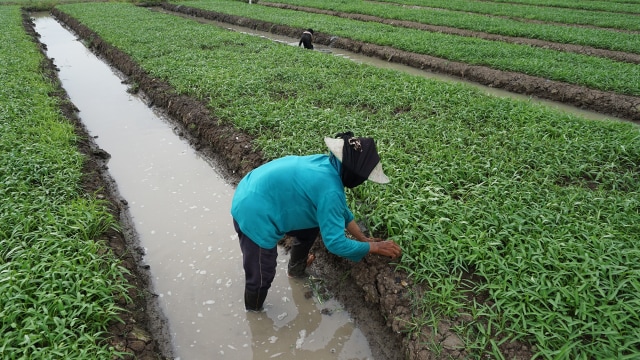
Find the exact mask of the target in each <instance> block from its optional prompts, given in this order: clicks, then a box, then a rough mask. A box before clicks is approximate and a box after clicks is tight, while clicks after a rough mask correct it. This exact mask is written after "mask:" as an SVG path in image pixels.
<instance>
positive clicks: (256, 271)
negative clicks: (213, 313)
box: [233, 219, 320, 311]
mask: <svg viewBox="0 0 640 360" xmlns="http://www.w3.org/2000/svg"><path fill="white" fill-rule="evenodd" d="M233 226H234V228H235V230H236V232H237V233H238V238H239V241H240V250H241V251H242V267H243V268H244V276H245V286H244V304H245V308H246V309H247V310H253V311H260V310H262V305H263V304H264V300H265V298H266V297H267V292H268V291H269V288H271V283H272V282H273V279H274V278H275V276H276V267H277V265H278V263H277V258H278V247H277V246H276V247H274V248H273V249H263V248H261V247H260V246H258V245H257V244H256V243H255V242H253V240H251V239H250V238H249V237H248V236H246V235H245V234H244V233H243V232H242V230H240V226H238V223H237V222H236V221H235V219H234V220H233ZM319 233H320V229H319V228H311V229H302V230H294V231H290V232H288V233H287V235H289V236H291V237H293V242H292V244H291V256H290V258H289V271H290V272H291V271H294V270H295V271H297V270H299V269H300V268H301V267H302V266H301V265H300V264H303V265H304V267H306V263H307V256H308V255H309V250H310V249H311V247H312V246H313V243H314V242H315V240H316V238H317V237H318V234H319ZM304 267H302V271H303V272H304ZM292 268H293V270H292ZM292 275H293V276H299V275H298V274H297V273H295V274H292Z"/></svg>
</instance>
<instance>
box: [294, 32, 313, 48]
mask: <svg viewBox="0 0 640 360" xmlns="http://www.w3.org/2000/svg"><path fill="white" fill-rule="evenodd" d="M312 40H313V29H307V30H306V31H305V32H303V33H302V37H301V38H300V42H299V43H298V47H300V45H304V48H305V49H311V50H313V44H312V43H311V41H312Z"/></svg>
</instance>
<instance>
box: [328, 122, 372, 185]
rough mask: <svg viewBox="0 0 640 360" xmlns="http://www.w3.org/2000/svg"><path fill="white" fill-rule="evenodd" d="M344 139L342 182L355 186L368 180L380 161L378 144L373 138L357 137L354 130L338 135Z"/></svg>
mask: <svg viewBox="0 0 640 360" xmlns="http://www.w3.org/2000/svg"><path fill="white" fill-rule="evenodd" d="M336 137H337V138H342V139H343V140H344V147H343V148H342V170H341V172H340V178H341V179H342V184H343V185H344V186H346V187H348V188H354V187H356V186H358V185H360V184H362V183H363V182H365V180H367V178H368V177H369V174H371V171H373V169H374V168H375V167H376V165H378V162H380V156H379V155H378V151H377V150H376V144H375V142H374V141H373V139H371V138H356V137H353V133H352V132H346V133H341V134H337V135H336Z"/></svg>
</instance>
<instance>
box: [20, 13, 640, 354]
mask: <svg viewBox="0 0 640 360" xmlns="http://www.w3.org/2000/svg"><path fill="white" fill-rule="evenodd" d="M163 7H165V8H166V9H167V10H171V11H179V12H183V13H187V14H189V15H195V16H202V17H206V18H208V19H212V20H217V21H223V22H229V23H233V24H237V25H241V26H245V27H249V28H252V29H256V30H263V31H270V32H272V33H277V34H280V35H285V36H291V37H297V36H298V35H299V33H300V29H295V28H289V27H284V26H277V25H273V24H268V23H263V22H259V21H254V20H248V19H242V18H238V17H234V16H229V15H224V14H214V13H210V12H203V11H200V10H195V9H189V8H185V7H181V6H174V5H171V4H164V5H163ZM52 15H53V16H54V17H56V18H57V19H58V20H59V21H60V22H62V23H63V24H65V25H66V26H67V27H68V28H70V29H71V30H72V31H73V32H74V33H75V34H76V35H77V36H78V37H79V38H81V39H83V41H84V42H85V44H86V46H87V47H89V48H90V49H91V50H92V51H94V52H95V53H96V54H97V55H98V56H99V57H101V58H103V59H105V60H106V61H107V62H108V63H109V64H110V65H111V66H113V67H114V68H116V69H118V70H119V71H120V72H121V73H123V74H124V75H125V76H126V77H127V78H128V79H129V81H130V82H131V83H135V84H137V85H138V86H137V87H138V88H139V90H140V91H141V92H143V93H144V96H145V98H146V99H147V100H148V105H149V106H152V107H158V108H161V109H163V110H164V111H165V112H166V113H168V114H169V115H170V116H171V118H172V120H173V121H175V126H176V128H177V129H179V132H180V134H181V135H183V136H184V137H185V138H186V139H188V141H189V142H190V143H191V145H192V146H193V147H194V148H196V149H197V150H198V151H199V152H200V153H201V154H203V155H204V156H208V157H210V158H214V159H216V161H217V162H219V163H222V164H226V166H227V171H228V172H227V174H226V176H227V177H228V181H230V182H231V183H237V181H239V180H240V179H241V178H242V176H244V175H245V174H246V173H247V172H249V171H250V170H251V169H253V168H255V167H257V166H259V165H261V164H262V163H264V159H263V157H262V154H260V153H259V152H256V151H255V150H253V149H252V147H251V145H250V144H251V140H252V138H251V137H250V136H248V135H247V134H244V133H242V132H240V131H238V130H237V129H234V128H233V127H231V126H228V125H225V124H220V123H219V121H218V119H216V118H215V117H214V116H213V115H212V114H211V113H210V111H209V110H208V109H207V107H206V104H205V103H203V102H200V101H197V100H195V99H192V98H189V97H187V96H183V95H178V94H176V92H175V91H174V90H173V89H172V88H171V87H170V86H169V85H168V84H166V83H164V82H162V81H159V80H158V79H154V78H152V77H150V76H149V75H148V74H147V73H146V72H145V71H144V70H142V69H141V68H140V67H139V66H138V65H137V64H136V63H135V62H134V61H133V60H132V59H131V58H130V57H129V56H128V55H127V54H124V53H122V52H121V51H120V50H118V49H116V48H114V47H112V46H111V45H109V44H107V43H106V42H104V41H103V40H102V39H101V38H100V37H99V36H98V35H97V34H96V33H94V32H93V31H91V30H90V29H88V28H87V27H86V26H84V25H83V24H81V23H80V22H78V21H77V20H75V19H73V18H71V17H69V16H68V15H66V14H65V13H63V12H61V11H59V10H58V9H53V10H52ZM25 29H27V31H28V32H30V33H31V34H33V36H34V38H35V39H36V40H37V34H36V33H35V32H34V30H33V24H32V22H31V21H30V20H29V18H28V16H26V15H25ZM318 35H319V36H318V37H317V40H316V42H318V43H322V44H332V45H333V46H334V47H340V48H343V49H347V50H351V51H360V52H362V53H364V54H367V55H369V56H377V57H382V58H387V59H390V60H394V61H397V60H400V59H401V62H404V61H406V62H407V63H406V64H411V63H413V62H415V64H416V66H418V67H420V66H423V67H424V68H427V66H426V65H419V64H420V62H421V61H425V58H428V57H423V56H419V55H416V54H404V53H402V52H399V51H397V50H393V49H390V48H384V47H379V46H373V45H368V44H363V43H358V42H354V41H350V40H348V39H337V40H336V39H333V40H331V39H330V38H329V37H328V36H327V35H322V34H318ZM412 59H413V60H412ZM431 62H432V63H433V64H432V65H433V67H431V65H430V66H429V68H430V69H437V68H438V67H442V68H443V69H457V70H456V71H458V72H461V74H462V77H464V78H466V79H469V77H470V76H476V77H479V78H483V76H484V77H486V78H488V77H490V76H489V75H490V74H493V73H494V72H495V71H494V70H490V69H486V68H480V67H470V66H467V65H464V64H454V63H451V62H447V61H443V60H441V59H434V58H431ZM43 66H45V67H48V68H49V73H50V74H51V76H52V78H55V76H56V74H55V67H54V66H53V64H52V63H50V62H48V63H46V64H44V65H43ZM448 73H455V71H453V70H452V72H448ZM498 73H500V72H498ZM497 78H498V79H496V78H495V77H494V78H493V79H492V82H490V84H496V85H497V84H502V82H505V83H506V84H504V85H505V86H504V88H506V89H508V90H511V89H510V88H509V87H508V86H507V85H508V84H511V83H512V85H513V86H514V88H519V87H521V86H525V88H530V91H532V92H536V91H542V90H540V89H542V88H543V85H542V83H538V80H540V81H542V80H541V79H535V78H533V79H529V78H527V77H524V76H523V75H521V74H504V73H503V74H502V75H501V76H497ZM55 79H56V81H57V78H55ZM544 82H546V83H553V82H549V81H548V80H544ZM546 86H547V87H546V88H545V89H548V90H546V91H548V92H549V93H550V94H558V95H557V96H556V97H555V98H554V99H553V100H557V101H564V102H569V103H573V104H574V105H576V103H578V104H580V105H579V106H581V107H585V108H589V109H590V110H594V111H598V112H601V113H607V114H611V115H615V116H618V117H622V118H627V119H634V120H640V115H639V113H640V100H639V99H637V98H633V97H629V98H630V99H625V97H621V96H620V95H616V94H600V93H601V92H594V91H593V90H589V89H584V88H579V87H572V86H570V85H566V84H546ZM536 89H537V90H536ZM571 90H573V92H572V91H571ZM511 91H514V92H518V91H515V90H511ZM523 91H524V90H523ZM579 94H582V97H580V96H579ZM54 95H57V96H60V97H62V98H66V95H65V93H64V91H63V90H60V92H59V93H58V94H54ZM531 95H535V94H531ZM605 95H606V96H605ZM536 96H537V95H536ZM540 97H543V96H540ZM543 98H548V97H546V96H545V97H543ZM567 99H575V100H573V101H575V103H574V102H572V101H567ZM578 99H582V100H581V101H578ZM607 99H608V100H607ZM63 104H64V105H65V108H64V109H63V111H64V114H65V115H66V116H67V117H68V118H69V119H70V120H71V121H72V122H73V123H74V124H75V125H76V128H77V131H78V133H79V134H80V135H81V138H82V141H81V142H80V144H79V145H80V149H81V151H82V152H83V153H85V154H86V155H87V158H88V161H87V163H86V169H85V170H86V174H87V177H86V182H85V187H86V189H87V191H88V192H91V193H96V194H98V196H100V197H103V198H105V199H107V200H108V201H109V203H110V208H111V210H112V212H113V213H114V215H115V216H116V217H117V218H118V219H120V221H121V223H122V224H123V226H124V228H125V231H123V232H122V233H119V232H109V233H107V234H105V236H104V239H100V241H107V242H108V243H109V244H110V246H111V247H112V249H113V251H114V254H116V256H118V258H120V259H121V261H122V264H123V266H125V267H126V268H127V269H129V270H130V272H131V274H130V275H129V281H130V283H131V284H133V285H134V287H133V288H132V289H131V293H130V294H129V295H130V297H131V298H132V299H133V302H132V303H126V302H125V301H124V300H121V301H120V304H121V306H123V307H124V308H125V309H126V310H127V312H126V313H124V314H123V315H122V323H121V324H120V323H118V324H113V325H112V326H111V327H110V329H109V330H110V332H111V336H112V337H111V338H110V340H109V341H110V342H111V343H112V344H113V346H115V347H116V348H118V349H121V350H123V351H127V352H128V353H130V354H131V358H136V359H168V358H171V357H172V354H171V345H170V342H169V341H170V340H169V338H170V337H169V336H168V334H167V332H166V320H165V319H164V318H163V317H162V314H161V313H160V312H159V311H158V310H157V308H156V307H155V305H154V294H153V293H152V292H151V290H150V284H151V282H150V281H149V277H148V276H149V275H148V273H147V272H146V271H145V270H146V269H145V268H144V267H143V266H141V265H140V264H142V261H141V257H142V250H141V249H140V248H139V245H137V244H136V242H135V230H133V226H132V224H131V223H129V220H130V219H128V218H127V215H126V206H127V204H126V201H124V200H123V199H121V198H120V197H119V195H118V194H117V191H116V190H115V186H113V183H112V180H111V179H110V178H109V175H108V173H107V165H106V163H107V161H108V157H109V155H108V154H107V153H105V152H104V151H102V150H101V149H99V148H97V146H96V145H95V143H93V142H92V141H91V138H90V137H89V136H88V133H87V131H86V129H84V127H83V125H82V124H81V123H80V122H79V121H78V119H77V116H76V114H75V109H74V107H73V104H71V103H70V102H68V101H66V102H63ZM600 105H602V106H600ZM605 105H606V106H605ZM625 109H626V110H625ZM313 252H314V254H315V255H316V261H315V262H314V264H313V265H312V267H311V269H310V270H311V272H312V274H313V275H314V276H316V277H318V278H319V279H322V281H323V285H324V286H325V287H326V289H328V291H330V292H331V294H332V295H333V296H335V297H336V298H337V299H338V300H339V301H340V302H341V303H342V304H343V305H344V306H345V308H346V310H347V311H349V312H350V314H352V316H353V318H354V321H355V322H356V324H357V326H358V327H359V328H360V329H361V330H362V332H363V333H364V334H365V335H366V336H367V339H368V340H369V342H370V346H371V349H372V353H373V354H374V355H375V357H376V359H392V360H395V359H420V360H426V359H451V358H453V359H456V358H465V356H466V355H467V354H466V353H465V351H464V345H463V344H462V342H461V341H460V339H459V338H458V337H457V336H456V335H455V333H454V332H453V331H452V330H451V329H452V328H453V327H454V326H456V325H459V324H461V323H464V322H468V321H470V320H471V319H470V317H469V316H468V315H464V314H462V315H460V316H459V317H457V318H453V319H442V320H441V321H440V323H439V324H438V326H437V327H435V328H432V327H429V326H418V327H417V328H418V329H420V330H419V331H412V329H413V330H415V329H416V324H414V323H413V319H414V318H415V317H417V315H418V314H419V312H420V311H421V309H416V308H412V306H411V301H412V299H413V298H415V297H420V296H421V294H423V293H424V291H426V289H423V288H422V287H420V286H416V285H414V284H412V283H411V282H410V280H409V279H408V277H407V276H406V274H404V273H403V272H401V271H398V270H395V268H394V266H393V264H392V263H391V262H390V260H387V259H385V258H381V257H379V256H375V255H367V257H365V259H364V260H363V261H361V262H359V263H352V262H349V261H347V260H344V259H342V258H339V257H337V256H334V255H332V254H330V253H329V252H327V251H326V249H325V248H324V247H323V246H322V243H321V242H318V243H317V244H316V246H315V248H314V249H313ZM475 299H476V300H480V301H482V296H481V294H479V295H476V298H475ZM433 344H437V346H438V347H439V348H440V351H438V353H437V354H436V352H434V351H433V349H432V348H430V346H431V345H433ZM501 349H502V352H503V355H504V356H505V358H509V359H530V358H531V357H532V354H533V350H534V349H532V348H531V346H530V345H526V344H520V343H510V344H504V345H501Z"/></svg>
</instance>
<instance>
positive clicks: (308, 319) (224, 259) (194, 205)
mask: <svg viewBox="0 0 640 360" xmlns="http://www.w3.org/2000/svg"><path fill="white" fill-rule="evenodd" d="M35 25H36V31H37V32H38V33H39V34H40V35H41V38H40V41H41V42H42V43H44V44H46V46H47V49H48V50H47V55H48V56H49V57H50V58H53V59H54V63H55V64H56V66H57V67H58V68H59V69H60V72H59V77H60V80H61V82H62V85H63V87H64V88H65V90H66V91H67V93H68V94H69V96H70V98H71V101H72V102H73V103H74V104H75V105H76V106H77V107H78V109H79V110H80V112H79V116H80V117H81V119H82V122H83V123H84V124H85V125H86V127H87V129H88V130H89V132H90V134H91V135H92V136H94V137H96V142H97V144H98V145H99V146H100V147H101V148H102V149H104V150H106V151H107V152H108V153H110V154H111V156H112V157H111V159H110V161H109V171H110V174H111V176H112V177H113V178H114V180H115V181H116V183H117V185H118V189H119V191H120V193H121V195H122V197H123V198H124V199H126V200H127V201H128V203H129V207H130V209H129V210H130V215H131V217H132V219H133V222H134V224H135V227H136V231H137V233H138V234H139V238H140V242H141V244H142V246H144V248H145V250H146V255H145V257H144V259H145V261H146V264H147V265H149V266H150V271H151V274H152V278H153V281H154V291H155V292H156V293H157V294H159V297H158V299H159V303H160V304H159V305H160V307H161V309H162V311H163V312H164V314H165V315H166V317H167V319H168V322H169V328H170V329H169V331H170V333H171V337H172V339H171V340H172V342H173V346H172V347H173V352H174V355H175V356H176V358H179V359H189V360H190V359H272V358H276V359H293V358H295V359H311V360H313V359H369V358H373V356H372V354H371V349H370V347H369V344H368V342H367V339H366V338H365V337H364V335H363V334H362V332H361V331H360V330H359V329H358V328H357V327H355V326H354V324H353V322H352V321H351V319H350V317H349V314H347V313H345V312H344V311H341V308H340V304H339V303H337V302H334V301H331V300H328V301H317V300H318V299H317V298H315V297H311V298H307V297H305V293H308V292H309V290H310V289H309V287H307V286H308V284H306V283H305V281H301V280H291V279H289V278H287V276H286V273H285V268H286V261H287V259H288V256H285V255H284V254H281V255H282V256H280V257H279V270H278V272H277V276H276V279H275V281H274V284H273V287H272V289H271V291H270V293H269V296H268V297H267V302H266V311H265V312H263V313H247V312H245V310H244V304H243V301H242V294H243V288H244V287H243V284H244V280H243V271H242V267H241V254H240V250H239V246H238V244H237V235H236V234H235V232H234V230H233V226H232V224H231V217H230V215H229V208H230V202H231V197H232V195H233V191H234V189H233V187H232V186H231V185H229V184H228V183H226V182H225V181H224V179H223V178H222V177H221V176H220V175H219V174H218V173H217V172H216V170H215V164H212V163H209V162H207V161H206V160H205V159H203V158H201V157H200V156H198V154H197V153H195V152H194V151H193V150H192V148H191V147H190V146H189V145H188V144H187V142H186V141H184V140H183V139H181V138H180V137H178V136H177V135H176V134H175V133H174V132H173V130H172V127H171V125H170V124H169V122H168V121H166V120H165V119H164V118H163V117H162V115H161V114H158V113H156V112H154V111H153V110H152V109H150V108H149V107H148V106H147V105H146V104H145V103H144V101H143V100H141V99H140V98H138V97H137V96H134V95H131V94H129V93H127V86H126V85H123V84H122V80H121V78H120V77H119V76H118V75H117V74H116V73H114V72H113V70H112V69H111V68H110V67H109V66H108V65H106V64H105V63H104V62H102V61H101V60H99V59H98V58H96V57H95V56H94V55H93V54H92V53H91V52H90V51H88V50H87V49H86V48H85V47H84V46H83V45H82V43H81V42H79V41H77V40H76V38H75V36H74V35H72V34H71V33H69V32H68V31H67V30H66V29H64V28H63V27H62V26H61V25H60V24H59V23H58V22H56V21H55V20H54V19H52V18H51V17H47V16H36V17H35ZM326 313H331V315H325V314H326Z"/></svg>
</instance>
